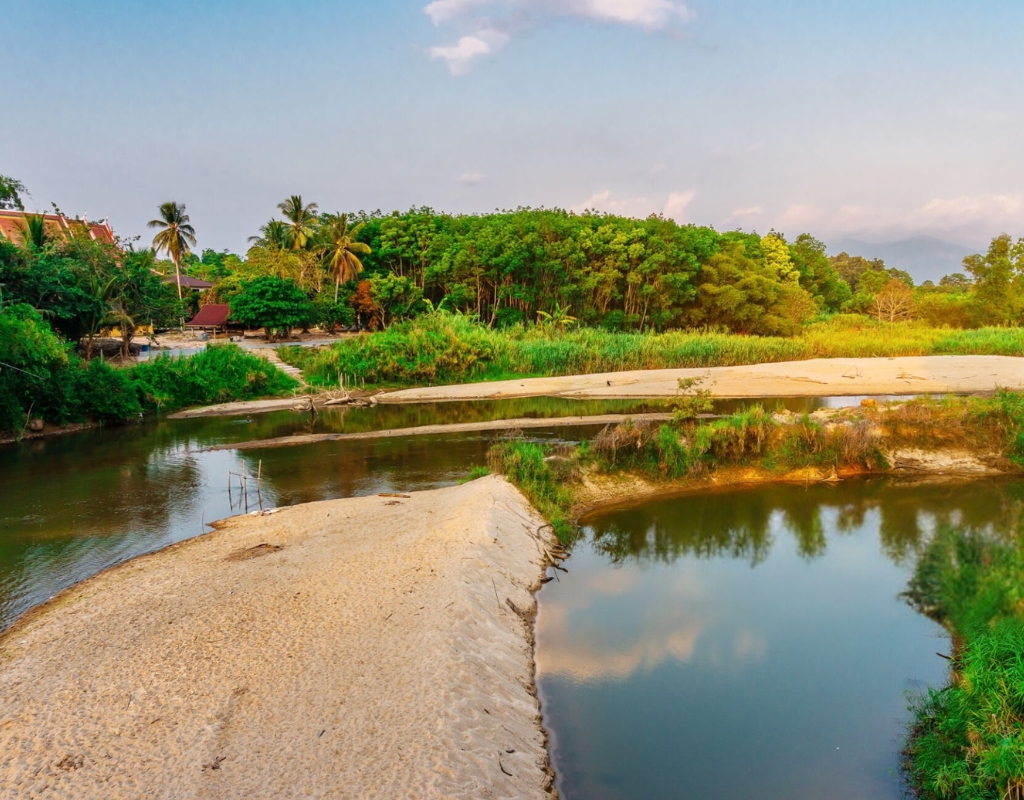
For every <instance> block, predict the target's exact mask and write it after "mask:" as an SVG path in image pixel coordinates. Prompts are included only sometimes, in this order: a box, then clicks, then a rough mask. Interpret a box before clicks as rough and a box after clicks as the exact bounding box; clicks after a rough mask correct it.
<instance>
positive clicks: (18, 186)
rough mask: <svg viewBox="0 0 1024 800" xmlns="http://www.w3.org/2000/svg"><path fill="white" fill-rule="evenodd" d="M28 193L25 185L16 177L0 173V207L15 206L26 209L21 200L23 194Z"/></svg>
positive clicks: (15, 207) (22, 209) (21, 209)
mask: <svg viewBox="0 0 1024 800" xmlns="http://www.w3.org/2000/svg"><path fill="white" fill-rule="evenodd" d="M23 194H27V192H26V191H25V185H24V184H23V183H21V181H17V180H15V179H14V178H8V177H7V176H6V175H0V208H13V209H17V210H18V211H24V210H25V205H24V203H22V201H21V195H23Z"/></svg>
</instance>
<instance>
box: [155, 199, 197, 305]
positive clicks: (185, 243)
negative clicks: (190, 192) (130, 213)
mask: <svg viewBox="0 0 1024 800" xmlns="http://www.w3.org/2000/svg"><path fill="white" fill-rule="evenodd" d="M149 227H150V228H160V229H161V230H160V232H159V233H158V234H157V235H156V236H154V237H153V249H154V250H156V251H157V252H158V253H159V252H161V251H163V252H165V253H167V255H169V256H170V257H171V261H173V262H174V275H175V278H176V279H177V284H178V299H179V300H180V299H181V259H182V257H184V256H186V255H188V254H189V253H191V252H192V248H193V247H194V246H195V243H196V232H195V229H194V228H193V227H192V226H191V225H190V224H189V218H188V214H186V213H185V204H184V203H181V204H179V203H175V202H173V201H172V202H167V203H164V204H163V205H161V206H160V219H153V220H150V221H149Z"/></svg>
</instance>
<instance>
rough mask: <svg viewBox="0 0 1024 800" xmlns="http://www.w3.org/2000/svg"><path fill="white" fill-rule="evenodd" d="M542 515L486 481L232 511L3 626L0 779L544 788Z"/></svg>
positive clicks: (33, 783)
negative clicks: (539, 622) (539, 690)
mask: <svg viewBox="0 0 1024 800" xmlns="http://www.w3.org/2000/svg"><path fill="white" fill-rule="evenodd" d="M542 524H543V520H541V519H540V517H539V516H537V514H536V512H535V511H533V509H532V508H531V507H530V505H529V504H528V503H527V501H526V500H525V498H523V496H522V495H521V494H520V493H519V492H518V490H516V489H515V488H514V487H512V486H511V485H510V484H509V483H507V482H506V481H505V480H504V479H503V478H498V477H488V478H483V479H481V480H478V481H474V482H472V483H469V484H466V485H465V486H459V487H453V488H450V489H441V490H436V491H430V492H420V493H414V494H411V495H409V496H408V497H400V498H386V497H367V498H355V499H349V500H334V501H325V502H319V503H310V504H307V505H303V506H296V507H292V508H287V509H281V510H280V511H279V512H277V513H274V514H272V515H268V516H259V517H240V518H234V519H231V520H228V521H226V522H225V523H223V524H222V525H221V527H220V529H219V530H218V531H216V532H214V533H211V534H208V535H206V536H203V537H199V538H197V539H194V540H191V541H188V542H185V543H182V544H180V545H175V546H173V547H171V548H168V549H166V550H163V551H160V552H158V553H155V554H153V555H150V556H144V557H142V558H139V559H135V560H133V561H131V562H128V563H127V564H124V565H121V566H119V567H115V568H114V569H112V570H109V571H107V572H105V573H102V574H101V575H99V576H97V577H95V578H93V579H91V580H89V581H86V582H85V583H83V584H80V585H79V586H76V587H73V588H72V589H70V590H68V592H66V593H64V594H63V595H61V596H60V597H59V598H58V599H57V600H56V601H54V602H52V603H50V604H49V605H47V606H44V607H43V608H42V609H40V610H38V611H37V612H35V613H32V614H30V615H28V616H27V617H26V618H24V619H23V620H22V621H21V622H19V623H18V624H16V625H15V626H14V627H13V628H12V629H11V630H10V631H8V632H7V633H6V634H4V636H3V637H0V787H2V792H0V794H2V795H3V797H5V798H30V797H32V798H34V797H47V798H50V797H55V798H65V797H66V798H84V799H88V798H110V799H111V800H119V799H120V798H138V797H153V798H200V797H201V798H290V797H317V798H363V797H365V798H398V797H402V798H548V797H551V796H552V795H551V794H550V788H549V787H550V786H551V775H550V770H549V768H548V757H547V752H546V747H545V745H546V742H545V737H544V735H543V732H542V730H541V727H540V717H539V706H538V702H537V699H536V696H535V694H534V690H533V652H532V621H531V619H532V618H531V616H530V615H531V614H532V612H533V610H534V609H535V600H534V597H533V591H534V590H535V589H536V588H537V587H538V586H539V581H540V578H541V577H542V575H543V572H544V568H545V566H546V564H547V563H548V557H547V554H546V552H545V550H546V548H547V547H550V546H551V544H550V541H549V540H547V539H546V538H545V536H546V534H545V533H544V532H543V531H541V532H540V533H538V529H539V528H540V527H541V526H542ZM276 548H280V549H276ZM506 600H508V601H511V604H512V605H514V606H515V607H516V609H518V611H521V612H523V615H522V616H521V615H520V614H519V613H517V611H516V610H513V608H512V607H511V606H510V605H509V604H508V603H507V602H506Z"/></svg>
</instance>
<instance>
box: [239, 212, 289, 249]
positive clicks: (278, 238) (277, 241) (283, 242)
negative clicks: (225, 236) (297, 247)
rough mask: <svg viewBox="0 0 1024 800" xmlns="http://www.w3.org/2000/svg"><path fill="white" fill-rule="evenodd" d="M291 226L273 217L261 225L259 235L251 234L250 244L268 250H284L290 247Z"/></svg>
mask: <svg viewBox="0 0 1024 800" xmlns="http://www.w3.org/2000/svg"><path fill="white" fill-rule="evenodd" d="M290 235H291V228H290V227H289V226H288V225H286V224H285V223H283V222H281V220H279V219H272V220H270V222H268V223H267V224H266V225H263V226H261V227H260V235H259V236H250V237H249V244H251V245H255V246H256V247H265V248H267V249H268V250H284V249H286V248H287V247H288V240H289V238H290Z"/></svg>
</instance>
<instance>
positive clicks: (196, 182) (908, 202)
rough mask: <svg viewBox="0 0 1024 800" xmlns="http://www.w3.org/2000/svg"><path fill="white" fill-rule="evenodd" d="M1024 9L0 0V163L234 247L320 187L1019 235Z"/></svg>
mask: <svg viewBox="0 0 1024 800" xmlns="http://www.w3.org/2000/svg"><path fill="white" fill-rule="evenodd" d="M1022 23H1024V4H1022V3H1010V2H984V0H982V2H975V3H973V4H970V5H968V4H964V3H962V2H956V3H954V2H947V0H930V1H929V2H924V0H901V2H900V3H892V2H886V3H883V2H875V1H874V0H869V1H866V2H832V1H830V0H815V1H814V2H810V0H806V1H798V0H776V1H775V2H769V1H768V0H760V2H758V1H757V0H691V2H687V3H686V4H684V3H682V2H678V0H435V2H431V3H428V2H424V0H420V1H419V2H405V1H404V0H375V1H374V2H366V3H363V2H359V3H356V2H339V0H333V1H329V0H309V1H308V2H304V3H301V4H294V3H281V2H274V3H271V2H264V1H263V0H250V2H245V3H242V2H230V1H229V0H205V1H204V2H190V1H189V0H181V2H178V3H173V4H151V3H142V2H138V0H135V1H134V2H129V0H94V1H93V2H91V3H88V4H84V3H71V2H65V1H64V0H53V1H52V2H48V3H45V4H42V3H40V2H39V0H0V31H2V32H3V41H4V50H5V59H4V73H5V80H4V88H3V96H2V99H0V173H2V174H6V175H13V176H15V177H17V178H19V179H20V180H21V181H22V182H24V183H25V184H26V186H27V187H28V189H29V191H30V192H31V198H30V200H29V205H30V206H36V207H39V208H45V207H48V206H49V203H50V201H55V202H56V203H57V204H58V205H59V206H60V207H61V208H62V209H63V210H64V211H65V212H66V213H72V214H75V213H78V214H81V213H88V215H89V217H90V218H95V217H104V216H107V215H109V216H110V218H111V221H112V223H113V225H114V227H115V229H116V230H117V231H118V232H119V233H121V234H122V235H135V234H142V235H143V236H145V235H146V230H145V222H146V221H147V220H148V219H150V218H152V217H153V216H154V212H155V210H156V207H157V206H158V205H159V203H161V202H163V201H165V200H168V199H175V200H178V201H181V202H184V203H186V204H187V206H188V211H189V213H190V214H191V216H192V221H193V224H194V225H195V227H196V229H197V232H198V234H199V238H200V247H213V248H216V249H221V248H231V249H235V250H241V249H244V246H245V239H246V237H247V236H249V235H251V234H252V233H255V231H256V229H257V228H258V227H259V225H260V224H262V223H263V222H265V221H266V220H267V219H268V218H270V216H271V215H272V214H273V212H274V210H275V205H276V204H277V203H278V202H279V201H280V200H282V199H283V198H284V197H285V196H287V195H289V194H292V193H301V194H302V195H303V197H304V199H306V200H307V201H309V200H313V201H316V202H318V203H319V204H320V207H321V209H322V210H325V211H335V210H356V209H360V208H365V209H376V208H381V209H384V210H392V209H395V208H399V209H404V208H407V207H409V206H411V205H430V206H432V207H434V208H437V209H443V210H448V211H458V212H473V211H489V210H492V209H494V208H510V207H515V206H519V205H531V206H540V205H546V206H560V207H564V208H575V209H582V208H584V207H594V208H598V209H601V210H608V211H617V212H621V213H627V214H633V215H638V216H644V215H646V214H648V213H651V212H661V213H665V214H667V215H669V216H672V217H674V218H676V219H678V220H680V221H686V222H697V223H702V224H712V225H715V226H716V227H718V228H720V229H729V228H735V227H742V228H744V229H756V230H759V231H762V232H763V231H767V230H768V229H769V228H771V227H775V228H776V229H778V230H781V231H783V232H785V233H786V234H787V235H790V236H795V235H797V234H798V233H800V232H802V231H805V230H807V231H810V232H812V233H815V234H816V235H818V236H820V237H822V238H825V239H826V240H835V239H838V238H843V237H846V238H850V237H852V238H861V239H867V240H871V241H888V240H894V239H900V238H905V237H907V236H911V235H915V234H927V235H933V236H938V237H940V238H943V239H947V240H951V241H956V242H962V243H966V244H968V245H970V246H974V247H980V246H982V245H983V244H984V242H985V241H986V239H987V238H988V237H990V236H992V235H994V234H997V233H999V232H1002V231H1007V232H1009V233H1013V234H1024V186H1022V179H1024V148H1021V147H1020V146H1019V144H1018V141H1019V134H1018V130H1019V129H1020V127H1021V122H1022V121H1024V109H1022V108H1021V104H1020V100H1021V95H1022V78H1021V76H1022V75H1024V48H1021V47H1020V46H1019V45H1018V43H1017V42H1016V41H1015V39H1016V36H1017V34H1018V32H1019V31H1020V30H1021V29H1022V27H1024V26H1022Z"/></svg>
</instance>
